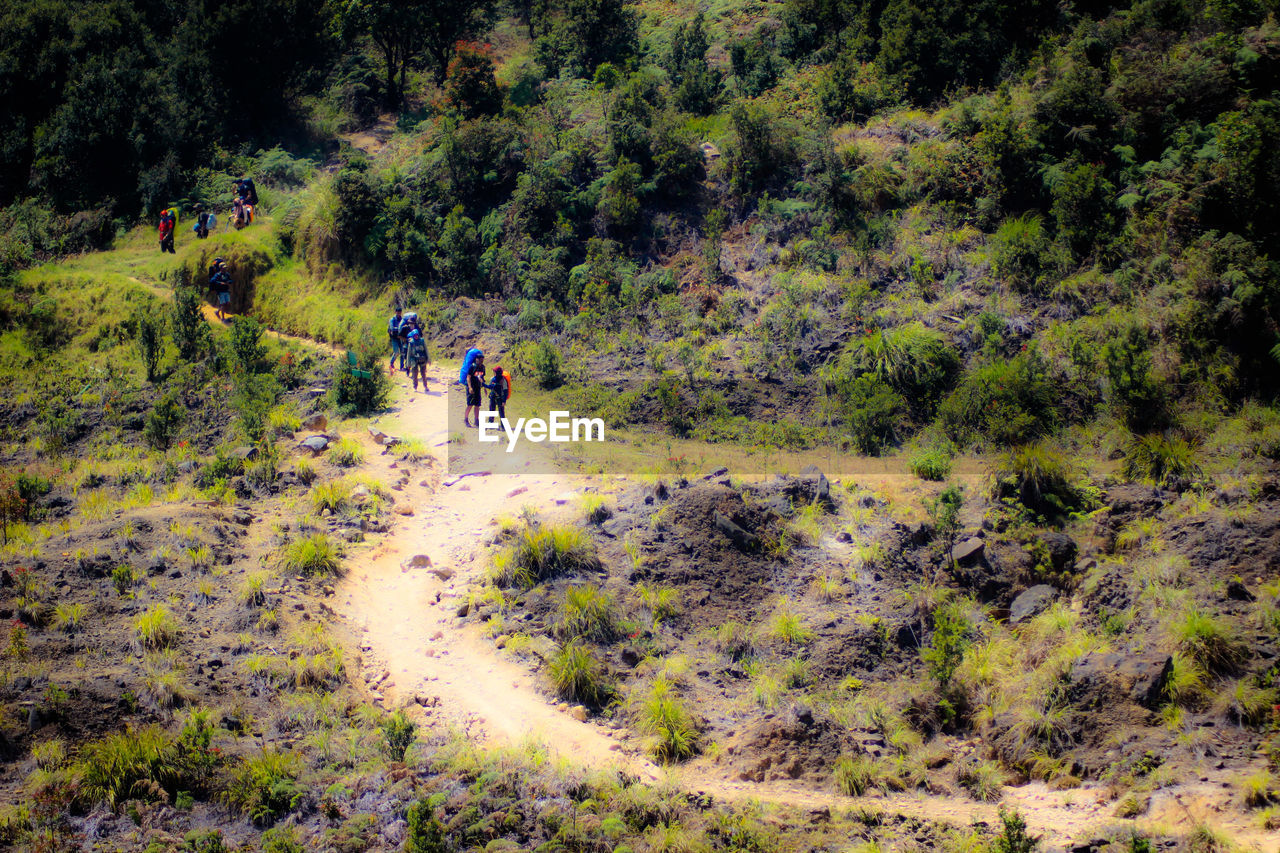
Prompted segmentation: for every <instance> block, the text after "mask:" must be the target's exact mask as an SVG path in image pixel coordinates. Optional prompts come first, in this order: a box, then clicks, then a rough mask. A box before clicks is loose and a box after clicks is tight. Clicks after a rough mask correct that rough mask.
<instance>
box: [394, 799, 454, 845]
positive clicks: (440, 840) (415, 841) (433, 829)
mask: <svg viewBox="0 0 1280 853" xmlns="http://www.w3.org/2000/svg"><path fill="white" fill-rule="evenodd" d="M408 822H409V828H408V832H407V833H406V834H405V840H404V853H449V850H450V847H449V844H448V842H447V841H446V840H445V832H444V824H442V823H441V822H440V819H439V818H438V817H436V812H435V809H434V808H432V807H431V804H430V803H428V802H427V801H426V800H420V801H419V802H417V803H414V804H413V805H412V806H410V807H409V814H408Z"/></svg>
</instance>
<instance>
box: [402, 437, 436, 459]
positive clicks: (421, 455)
mask: <svg viewBox="0 0 1280 853" xmlns="http://www.w3.org/2000/svg"><path fill="white" fill-rule="evenodd" d="M395 453H396V455H397V456H399V457H400V458H401V459H403V460H405V461H406V462H421V461H422V460H424V459H427V458H430V456H431V448H429V447H427V444H426V442H425V441H423V440H422V439H418V438H405V439H401V441H400V443H399V444H397V445H396V447H395Z"/></svg>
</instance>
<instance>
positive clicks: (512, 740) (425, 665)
mask: <svg viewBox="0 0 1280 853" xmlns="http://www.w3.org/2000/svg"><path fill="white" fill-rule="evenodd" d="M454 375H456V374H454ZM450 378H452V377H451V376H449V375H448V374H447V373H446V372H445V371H443V370H441V369H440V368H438V367H436V368H434V371H433V382H432V387H433V389H434V390H433V392H432V393H430V394H425V395H424V394H421V393H418V394H414V393H412V392H410V391H409V389H408V388H407V386H406V383H404V381H403V378H402V377H398V378H397V383H396V385H397V390H396V395H397V398H396V400H397V404H396V407H395V410H394V411H393V413H392V414H391V415H389V416H388V417H386V418H384V419H383V421H385V425H384V424H383V423H379V424H378V425H379V426H380V427H381V428H382V429H384V430H385V431H387V432H389V433H391V434H394V435H399V436H402V437H417V438H419V439H422V440H424V441H425V442H426V443H427V444H428V445H429V446H431V448H432V451H433V453H434V454H435V457H434V461H433V462H431V464H420V465H418V466H416V467H415V468H414V470H413V473H412V476H411V477H410V482H408V483H407V484H406V485H405V486H404V489H403V491H402V492H401V493H400V494H399V495H398V496H397V503H398V505H399V504H407V505H409V506H411V507H412V509H413V513H414V514H413V515H412V516H411V517H407V518H403V519H401V520H400V521H398V523H397V524H396V526H395V527H394V528H393V529H392V531H391V533H389V534H388V535H387V536H386V537H385V539H384V541H383V542H382V543H381V544H379V545H378V546H377V547H376V548H375V549H374V550H373V551H371V552H369V553H368V555H367V558H366V559H365V560H364V561H362V562H361V563H360V564H359V565H357V566H355V567H354V568H353V570H352V571H351V573H350V574H349V575H348V576H347V578H346V579H345V580H344V582H343V583H342V584H341V585H340V587H339V588H338V590H337V595H336V596H335V598H336V601H335V609H336V610H337V611H338V613H339V614H340V615H341V616H342V617H344V618H345V619H346V620H347V622H348V624H349V625H350V626H351V627H352V629H353V630H354V632H355V633H356V634H357V636H358V637H359V643H360V648H361V657H362V661H363V663H364V673H365V679H366V682H367V683H368V685H369V689H370V691H371V694H372V696H373V698H374V699H376V700H378V701H380V702H381V703H382V704H383V705H384V706H385V707H387V708H395V707H405V708H406V710H407V711H408V712H409V713H411V714H412V715H415V716H417V717H419V718H420V719H421V720H423V721H425V720H428V719H429V720H431V721H433V722H435V723H444V724H447V725H453V726H456V727H458V728H460V729H461V730H463V731H465V732H466V733H467V734H468V736H469V737H470V738H472V739H473V740H475V741H476V742H478V743H483V744H489V745H509V744H519V743H522V742H525V741H528V740H530V739H533V740H537V741H540V742H542V743H544V744H545V745H546V746H547V747H548V748H549V749H550V750H551V751H552V752H553V753H555V754H558V755H560V756H562V757H565V758H568V759H569V760H572V761H574V762H576V763H580V764H583V765H588V766H594V767H600V766H615V767H619V768H621V769H624V770H625V771H627V772H629V773H631V774H633V775H636V776H639V777H640V778H643V779H649V780H657V779H660V778H668V777H669V778H671V779H672V781H674V782H675V783H676V784H677V785H680V786H681V787H683V788H685V789H687V790H690V791H697V792H702V793H706V794H710V795H711V796H713V797H715V798H718V799H722V800H728V801H739V802H741V801H748V800H751V801H759V802H762V803H770V804H775V805H781V806H787V807H791V808H795V809H800V810H804V811H809V812H815V813H821V812H823V811H827V812H831V811H837V810H838V811H841V812H847V811H849V810H851V809H855V808H864V809H871V810H874V811H882V812H886V813H892V814H902V815H905V816H910V817H916V818H920V819H924V820H930V821H943V822H947V823H951V824H954V825H957V826H967V825H970V824H972V823H974V822H983V823H987V824H989V825H990V824H995V823H998V808H997V806H995V805H992V804H986V803H977V802H974V801H972V800H969V799H967V798H965V797H953V796H937V795H927V794H921V793H909V794H892V795H888V796H870V797H862V798H851V797H844V796H840V795H838V794H835V793H831V792H827V791H817V790H812V789H806V788H804V787H801V786H797V785H786V784H781V783H751V782H741V781H735V780H730V779H726V778H723V776H721V775H719V774H718V773H717V772H716V771H717V768H715V767H708V766H706V765H705V763H704V764H702V765H694V766H691V767H685V768H677V769H674V770H671V771H668V770H665V769H662V768H659V767H657V766H655V765H654V764H653V763H652V762H650V761H649V760H648V759H647V758H646V757H645V755H644V754H643V752H642V751H641V744H640V743H639V742H638V739H636V738H632V737H629V736H628V734H627V733H626V732H625V731H624V730H622V729H613V728H609V727H606V726H602V725H599V724H597V723H595V722H592V721H589V720H584V719H581V718H580V717H581V715H579V717H575V716H574V715H573V709H570V708H568V707H567V706H565V705H564V704H563V703H558V702H557V701H556V700H555V698H554V697H552V696H550V695H549V694H548V693H547V691H546V688H545V687H544V685H543V684H542V683H541V681H540V679H539V678H538V677H536V676H535V675H534V674H532V673H531V672H529V670H528V669H527V668H526V667H524V666H522V665H520V664H518V663H516V662H514V661H511V660H509V659H507V658H505V657H502V656H500V655H499V654H498V653H497V651H496V648H495V645H494V643H493V642H492V641H491V640H490V639H488V638H487V637H486V636H485V635H484V631H483V628H482V627H481V626H480V625H477V624H476V623H475V620H465V619H462V618H459V616H458V611H459V608H460V607H461V606H462V605H463V604H464V602H466V601H467V600H468V599H467V595H468V593H469V591H470V590H471V589H472V588H473V587H474V586H475V585H476V584H478V582H479V581H481V580H482V578H483V576H484V572H485V568H486V556H485V553H484V544H485V543H486V542H487V541H488V540H489V539H490V538H491V537H492V535H493V533H494V531H495V527H494V523H493V519H494V518H495V516H498V515H501V514H504V513H505V514H510V515H518V514H519V513H520V510H521V508H522V507H524V506H526V505H527V506H531V507H533V508H536V509H537V510H539V511H540V512H543V513H547V512H550V513H551V514H552V515H554V514H555V513H557V512H565V513H567V512H570V511H572V509H573V503H572V501H570V500H569V493H570V492H578V491H580V490H582V489H583V488H585V487H588V486H589V485H590V482H591V481H590V480H589V478H587V477H585V476H581V475H576V474H567V473H560V474H554V475H535V474H522V473H518V472H517V473H510V472H509V473H503V472H493V473H480V474H476V475H470V476H466V477H464V478H462V479H458V478H456V476H454V477H451V476H449V475H448V473H447V472H446V471H445V467H446V450H447V447H448V445H447V438H448V428H449V427H448V411H447V406H448V403H447V399H448V398H447V395H446V394H445V392H444V391H443V390H442V389H443V388H444V387H445V383H446V382H448V381H449V379H450ZM362 439H363V440H366V441H368V436H367V435H365V436H362ZM368 444H369V447H370V449H371V452H370V453H369V454H368V456H369V458H370V459H371V460H372V461H371V462H370V463H369V464H370V467H372V468H373V473H374V474H375V475H378V476H382V477H385V478H387V479H388V481H390V480H394V479H396V477H397V475H400V476H403V475H402V474H401V473H400V472H401V470H402V469H401V468H400V465H399V464H398V463H396V462H395V461H394V457H393V456H390V455H378V454H379V453H380V451H381V448H377V446H376V445H374V444H373V443H372V442H371V441H368ZM375 448H376V450H375ZM460 452H461V453H462V454H463V455H465V454H466V452H467V451H466V448H465V447H464V448H463V449H462V450H461V451H460ZM415 555H425V556H426V557H427V558H429V559H430V563H431V565H430V567H419V568H413V567H409V566H408V561H410V560H411V558H413V557H414V556H415ZM1224 781H1225V777H1223V776H1222V775H1221V774H1214V775H1213V776H1212V777H1208V778H1205V779H1203V780H1201V781H1192V782H1188V783H1184V784H1182V785H1180V786H1177V787H1175V788H1170V789H1165V790H1163V791H1160V792H1157V793H1156V794H1155V795H1154V796H1153V799H1152V805H1151V809H1150V811H1149V812H1148V814H1147V815H1145V816H1144V817H1143V818H1141V819H1139V820H1138V821H1129V820H1126V821H1121V820H1119V819H1116V818H1114V817H1113V813H1114V809H1115V803H1114V801H1113V800H1112V798H1111V797H1110V796H1109V795H1107V794H1106V792H1105V791H1104V790H1102V789H1100V788H1097V787H1086V788H1079V789H1075V790H1068V791H1057V790H1052V789H1050V788H1049V787H1048V786H1046V785H1044V784H1041V783H1034V784H1030V785H1024V786H1020V787H1016V788H1014V787H1007V788H1006V789H1005V791H1004V798H1003V803H1004V804H1005V805H1007V806H1011V807H1015V808H1017V809H1018V810H1020V811H1021V812H1022V813H1023V814H1024V816H1025V817H1026V819H1027V823H1028V825H1029V826H1030V828H1031V829H1032V830H1033V831H1034V832H1036V833H1037V834H1041V835H1043V836H1044V837H1045V839H1046V841H1047V846H1048V848H1049V849H1062V848H1063V847H1068V846H1069V845H1070V844H1071V843H1075V842H1080V841H1087V840H1091V839H1096V838H1099V837H1105V836H1106V835H1107V834H1108V833H1107V831H1108V830H1109V829H1112V828H1114V827H1116V826H1124V827H1130V828H1132V829H1134V830H1142V829H1147V830H1153V829H1156V828H1157V827H1159V828H1163V829H1164V830H1166V831H1167V830H1168V829H1170V828H1182V829H1190V828H1191V827H1193V826H1195V825H1197V824H1201V823H1206V824H1209V825H1211V826H1214V827H1216V828H1217V829H1218V831H1221V832H1224V833H1225V834H1227V835H1228V836H1229V837H1231V838H1233V839H1235V840H1236V841H1237V842H1238V843H1243V844H1246V845H1248V846H1250V847H1252V848H1253V849H1256V850H1260V851H1265V852H1266V853H1275V851H1278V850H1280V842H1278V841H1277V839H1276V838H1275V837H1273V836H1269V835H1268V834H1264V833H1262V832H1260V831H1259V830H1258V829H1256V827H1255V826H1252V825H1250V824H1249V822H1248V816H1247V815H1244V814H1242V813H1240V812H1239V811H1238V810H1237V809H1235V808H1233V807H1232V804H1231V803H1230V791H1228V790H1226V789H1225V786H1224V784H1223V783H1224Z"/></svg>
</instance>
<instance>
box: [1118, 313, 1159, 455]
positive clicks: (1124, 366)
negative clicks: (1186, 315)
mask: <svg viewBox="0 0 1280 853" xmlns="http://www.w3.org/2000/svg"><path fill="white" fill-rule="evenodd" d="M1102 360H1103V362H1104V363H1105V364H1106V367H1107V378H1108V380H1109V381H1110V391H1111V401H1112V403H1113V404H1114V405H1115V406H1116V408H1117V409H1118V410H1119V413H1120V415H1121V416H1122V417H1123V418H1124V419H1125V423H1127V424H1128V425H1129V428H1130V429H1131V430H1133V431H1134V432H1145V431H1147V430H1150V429H1153V428H1156V427H1160V426H1163V425H1164V424H1165V423H1166V422H1167V420H1168V411H1167V401H1168V399H1169V393H1168V389H1166V388H1165V387H1164V385H1163V384H1162V383H1161V382H1159V381H1157V380H1156V379H1155V377H1153V376H1152V374H1151V366H1152V360H1153V357H1152V354H1151V342H1150V340H1149V335H1148V333H1147V331H1146V330H1145V329H1143V328H1142V327H1140V326H1138V325H1136V324H1135V325H1132V326H1130V327H1129V328H1128V329H1126V330H1124V331H1123V332H1119V333H1117V334H1114V335H1112V336H1111V338H1110V339H1109V340H1108V341H1107V344H1106V346H1105V347H1103V350H1102Z"/></svg>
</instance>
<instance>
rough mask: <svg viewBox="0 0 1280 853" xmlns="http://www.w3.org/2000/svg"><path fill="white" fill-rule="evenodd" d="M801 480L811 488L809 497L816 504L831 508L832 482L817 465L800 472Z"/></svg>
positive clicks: (809, 466)
mask: <svg viewBox="0 0 1280 853" xmlns="http://www.w3.org/2000/svg"><path fill="white" fill-rule="evenodd" d="M800 478H801V479H802V480H805V481H806V483H807V485H808V486H809V490H810V491H809V497H810V498H811V499H812V500H813V501H814V502H816V503H820V504H823V505H824V506H830V504H831V482H830V481H829V480H827V475H826V474H824V473H822V471H821V470H819V468H818V466H817V465H806V466H804V468H803V469H801V471H800Z"/></svg>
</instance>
